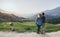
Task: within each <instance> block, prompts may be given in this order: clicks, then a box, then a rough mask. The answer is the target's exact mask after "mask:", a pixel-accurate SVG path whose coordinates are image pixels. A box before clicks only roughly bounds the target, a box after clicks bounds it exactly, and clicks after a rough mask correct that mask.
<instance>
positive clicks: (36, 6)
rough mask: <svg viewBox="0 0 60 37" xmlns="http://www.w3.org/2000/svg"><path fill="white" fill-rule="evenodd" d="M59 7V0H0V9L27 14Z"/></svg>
mask: <svg viewBox="0 0 60 37" xmlns="http://www.w3.org/2000/svg"><path fill="white" fill-rule="evenodd" d="M56 7H60V0H0V9H3V10H6V11H14V12H12V13H13V14H16V15H18V16H27V15H29V14H35V13H38V12H42V11H45V10H51V9H54V8H56Z"/></svg>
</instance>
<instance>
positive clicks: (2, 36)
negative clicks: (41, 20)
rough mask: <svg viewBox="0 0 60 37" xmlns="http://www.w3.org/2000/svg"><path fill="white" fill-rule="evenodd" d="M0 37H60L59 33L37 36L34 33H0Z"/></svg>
mask: <svg viewBox="0 0 60 37" xmlns="http://www.w3.org/2000/svg"><path fill="white" fill-rule="evenodd" d="M0 37H60V31H58V32H51V33H46V34H37V33H36V32H25V33H17V32H0Z"/></svg>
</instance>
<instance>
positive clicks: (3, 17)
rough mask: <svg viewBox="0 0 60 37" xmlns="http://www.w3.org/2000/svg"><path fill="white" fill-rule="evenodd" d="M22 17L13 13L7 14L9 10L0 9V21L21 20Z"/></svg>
mask: <svg viewBox="0 0 60 37" xmlns="http://www.w3.org/2000/svg"><path fill="white" fill-rule="evenodd" d="M22 19H25V18H24V17H18V16H16V15H14V14H9V11H4V10H2V9H0V22H2V21H22Z"/></svg>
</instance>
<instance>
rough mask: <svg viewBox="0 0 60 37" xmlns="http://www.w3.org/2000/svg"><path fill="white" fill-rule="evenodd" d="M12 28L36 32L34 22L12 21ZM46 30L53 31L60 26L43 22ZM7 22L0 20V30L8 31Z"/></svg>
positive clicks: (59, 28) (18, 30) (19, 30)
mask: <svg viewBox="0 0 60 37" xmlns="http://www.w3.org/2000/svg"><path fill="white" fill-rule="evenodd" d="M13 24H14V26H13V27H14V29H15V31H16V32H36V28H37V27H36V24H35V22H23V23H21V22H13ZM45 26H46V27H45V28H46V32H55V31H59V30H60V26H55V25H53V24H49V23H45ZM9 28H10V25H9V22H0V31H8V32H9V31H10V29H9Z"/></svg>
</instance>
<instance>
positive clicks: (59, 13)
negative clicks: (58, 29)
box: [45, 7, 60, 18]
mask: <svg viewBox="0 0 60 37" xmlns="http://www.w3.org/2000/svg"><path fill="white" fill-rule="evenodd" d="M45 14H46V15H47V17H50V18H59V17H60V7H57V8H55V9H52V10H47V11H45Z"/></svg>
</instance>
